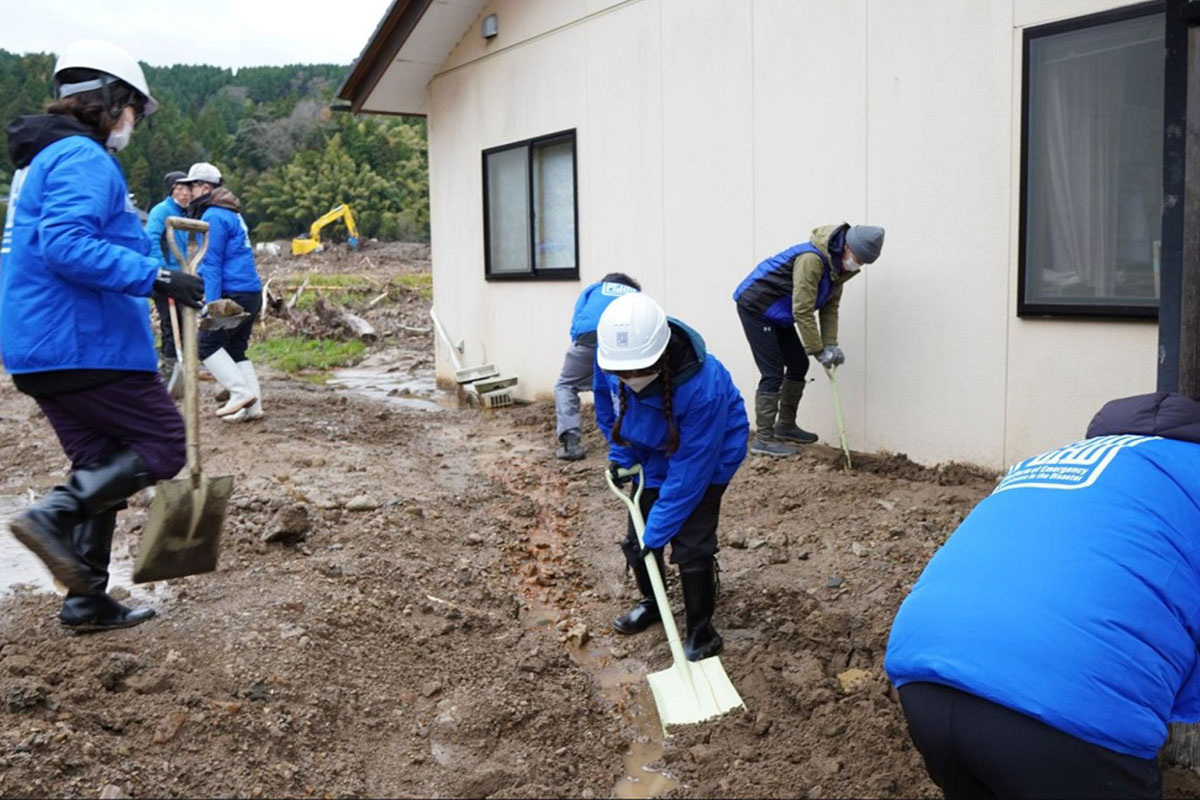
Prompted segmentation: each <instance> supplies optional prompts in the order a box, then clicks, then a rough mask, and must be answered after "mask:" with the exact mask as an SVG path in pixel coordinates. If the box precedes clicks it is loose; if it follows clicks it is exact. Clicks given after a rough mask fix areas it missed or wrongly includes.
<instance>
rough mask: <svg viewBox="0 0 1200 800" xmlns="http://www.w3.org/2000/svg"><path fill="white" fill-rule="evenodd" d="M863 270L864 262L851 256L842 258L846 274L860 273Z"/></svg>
mask: <svg viewBox="0 0 1200 800" xmlns="http://www.w3.org/2000/svg"><path fill="white" fill-rule="evenodd" d="M860 269H862V262H860V261H859V260H858V259H856V258H855V257H854V256H851V255H843V256H842V270H843V271H845V272H858V271H859V270H860Z"/></svg>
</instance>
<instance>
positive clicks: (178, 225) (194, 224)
mask: <svg viewBox="0 0 1200 800" xmlns="http://www.w3.org/2000/svg"><path fill="white" fill-rule="evenodd" d="M177 230H182V231H187V232H188V233H195V234H198V235H199V239H200V243H199V246H198V247H197V248H196V251H195V252H194V253H192V254H191V256H190V257H189V255H188V253H187V252H186V251H187V249H188V248H187V245H186V243H185V244H184V249H183V250H182V251H181V250H180V249H179V243H178V242H176V241H175V232H176V231H177ZM166 237H167V246H168V247H170V248H171V252H172V253H174V254H175V258H176V259H178V261H179V265H180V267H181V268H182V269H183V271H184V272H185V273H186V274H188V275H195V274H196V268H197V266H198V265H199V264H200V261H201V260H202V259H203V258H204V254H205V253H207V252H208V223H207V222H203V221H202V220H198V219H188V218H187V217H167V223H166ZM170 308H171V325H172V327H173V329H174V330H175V341H176V342H177V343H178V346H177V350H178V351H179V353H180V355H181V356H183V358H182V359H181V361H182V365H181V367H180V368H181V369H182V370H183V422H184V429H185V430H186V432H187V469H188V473H189V474H190V475H191V479H192V487H193V489H199V488H200V391H199V386H198V385H197V380H196V370H197V368H198V365H199V363H200V348H199V345H198V343H197V341H196V309H194V308H192V307H190V306H184V308H183V325H182V326H181V325H180V324H179V320H178V319H177V318H176V313H177V309H176V307H175V303H174V301H172V302H171V303H170ZM181 329H182V332H186V333H187V336H186V337H181V336H180V333H181ZM179 346H181V347H179Z"/></svg>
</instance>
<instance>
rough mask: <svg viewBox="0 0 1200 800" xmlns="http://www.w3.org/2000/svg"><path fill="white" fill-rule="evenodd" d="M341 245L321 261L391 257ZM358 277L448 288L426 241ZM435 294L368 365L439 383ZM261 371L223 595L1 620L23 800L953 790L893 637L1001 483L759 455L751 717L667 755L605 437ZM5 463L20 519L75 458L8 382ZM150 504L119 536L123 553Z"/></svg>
mask: <svg viewBox="0 0 1200 800" xmlns="http://www.w3.org/2000/svg"><path fill="white" fill-rule="evenodd" d="M326 255H328V256H329V257H327V258H325V257H315V259H314V263H313V264H312V265H311V268H314V269H316V270H317V271H320V270H322V269H325V270H327V271H338V270H348V269H351V268H352V269H353V270H354V271H361V268H362V267H364V266H365V264H364V263H363V261H362V257H361V256H360V255H355V256H345V257H344V258H341V259H340V260H339V258H338V257H335V255H334V254H326ZM363 255H369V256H371V263H370V265H369V269H371V270H376V271H378V272H379V273H380V274H387V273H391V272H396V271H420V270H422V269H427V261H426V260H425V259H426V254H425V253H423V252H422V251H420V250H419V249H411V250H401V249H387V248H383V249H382V250H381V251H376V252H375V253H373V254H372V253H371V251H369V250H368V251H365V252H364V254H363ZM287 268H289V265H288V264H287V263H286V261H284V260H280V261H279V263H270V262H268V263H266V264H264V271H265V272H268V273H270V272H271V271H273V270H280V271H282V270H285V269H287ZM422 303H423V301H422V300H421V299H420V298H419V297H416V296H415V295H414V296H405V297H397V298H395V300H394V302H389V303H387V304H380V305H379V306H377V307H376V308H374V309H372V310H371V311H370V312H369V313H368V314H367V315H366V316H367V317H368V319H370V320H371V321H372V322H373V323H375V324H376V325H377V326H378V327H380V328H381V330H383V331H384V332H385V333H386V334H387V335H386V336H385V338H384V341H383V342H381V343H380V344H379V345H378V346H377V349H376V352H375V354H374V355H373V356H372V359H373V361H372V363H374V364H377V365H380V366H381V369H387V368H388V366H387V365H389V364H390V365H391V366H392V367H393V368H394V369H395V371H397V372H399V373H404V372H410V373H413V374H414V375H416V374H418V373H422V372H423V373H424V374H426V376H427V373H428V371H429V369H431V364H432V359H431V354H430V352H431V351H430V348H431V342H432V339H431V337H430V336H429V335H428V334H423V333H420V332H412V331H407V330H403V328H415V327H420V326H421V325H422V324H424V325H427V322H423V319H424V312H425V309H426V308H427V306H426V305H423V304H422ZM389 319H390V320H392V321H393V322H394V324H395V325H398V326H400V327H399V328H391V329H389V328H388V325H387V321H388V320H389ZM564 346H565V341H564ZM559 357H560V354H559V353H557V352H554V353H547V358H554V359H558V358H559ZM263 377H264V379H263V389H264V393H265V400H264V404H265V410H266V413H267V417H266V418H265V419H264V420H262V421H260V422H257V423H254V424H249V425H239V426H234V425H227V424H223V423H220V422H218V421H217V420H216V419H215V418H211V417H206V419H205V420H204V424H203V431H202V435H203V438H204V449H203V452H204V457H205V463H206V464H207V469H208V470H209V471H210V473H211V474H231V475H233V476H234V477H235V480H236V489H235V492H234V496H233V500H232V508H231V516H230V518H229V520H228V523H227V526H226V535H225V549H224V553H223V556H222V560H221V566H220V569H219V570H218V571H217V572H216V573H214V574H210V575H205V576H196V577H191V578H186V579H182V580H178V581H172V582H170V583H169V584H166V585H161V586H155V587H153V591H147V590H143V589H139V590H138V596H139V597H142V598H146V599H148V602H150V603H152V604H154V605H155V606H156V607H157V608H158V610H159V612H160V615H159V616H158V617H157V618H156V619H154V620H152V621H151V622H149V623H147V624H145V625H143V626H141V627H138V628H135V629H131V630H128V631H121V632H115V633H110V634H104V635H95V636H71V635H68V634H66V633H63V632H62V631H60V630H59V629H58V627H57V624H56V622H55V619H54V615H55V613H56V611H57V607H58V598H57V597H56V596H55V595H54V594H53V593H52V592H49V591H38V590H35V589H32V588H24V589H22V588H18V589H16V590H14V591H11V592H9V593H8V595H7V596H6V598H5V599H4V600H3V601H0V795H3V796H25V795H32V796H51V795H53V796H66V797H96V796H98V795H99V794H100V793H101V792H104V793H105V796H108V797H121V796H132V797H146V796H242V797H245V796H249V797H273V796H299V797H354V796H389V797H395V796H426V797H449V796H472V797H481V796H531V797H554V796H573V797H604V796H609V795H612V794H614V793H619V794H621V795H623V796H649V795H651V794H653V793H661V792H665V793H666V794H667V795H668V796H680V797H702V796H714V795H723V796H740V797H759V796H789V797H796V796H800V797H804V796H808V797H879V796H914V797H930V796H937V792H936V789H935V787H934V786H933V785H932V784H931V783H930V782H929V781H928V780H927V779H926V778H925V777H924V773H923V770H922V768H921V765H920V761H919V758H918V756H917V754H916V752H915V751H914V750H913V748H912V746H911V744H910V743H909V740H908V737H907V735H906V732H905V728H904V721H903V718H902V716H901V714H900V711H899V707H898V705H897V703H896V699H895V694H894V692H892V691H890V690H889V687H888V684H887V682H886V679H885V678H884V676H883V672H882V663H883V655H884V645H885V643H886V640H887V634H888V628H889V625H890V622H891V619H892V616H893V614H894V612H895V609H896V607H897V605H898V604H899V602H900V600H901V599H902V598H903V597H904V594H905V592H906V591H907V590H908V588H909V587H910V586H911V584H912V582H913V581H914V580H915V578H916V576H917V574H918V573H919V571H920V569H921V567H922V566H923V565H924V563H925V562H926V561H927V560H928V558H929V556H930V555H931V554H932V553H933V551H934V550H935V549H936V548H937V546H938V545H939V544H940V543H941V542H943V541H944V540H945V538H946V536H948V535H949V533H950V532H951V531H953V529H954V527H955V525H956V524H957V523H958V522H959V521H960V520H961V519H962V517H963V516H964V515H965V514H966V513H967V512H968V511H969V509H970V508H971V507H972V505H973V504H974V503H975V502H976V501H978V500H979V499H980V498H981V497H982V496H984V495H985V494H986V493H987V492H988V491H990V489H991V488H992V486H993V482H994V476H990V475H986V474H983V473H981V472H979V471H975V470H971V469H967V468H963V467H960V466H953V465H952V466H949V467H946V468H942V469H926V468H922V467H919V466H917V465H914V464H912V463H911V462H909V461H908V460H907V459H905V458H904V457H903V456H899V455H894V456H868V455H865V454H864V455H860V456H859V457H858V459H857V463H856V468H855V470H854V471H853V472H851V473H849V474H846V473H844V472H842V471H841V470H840V468H839V465H840V462H839V454H838V453H837V452H835V451H834V450H831V449H829V448H827V447H824V446H819V445H818V446H814V447H811V448H809V449H806V450H805V451H804V453H803V454H802V455H801V456H800V457H798V458H796V459H792V460H785V461H758V460H751V461H748V462H747V463H746V464H745V466H744V467H743V468H742V470H741V471H740V472H739V474H738V476H737V477H736V479H735V480H734V482H733V484H732V485H731V487H730V489H729V491H728V493H727V494H726V500H725V506H724V513H723V517H722V531H721V539H722V551H721V555H720V561H721V566H722V591H723V595H722V599H721V602H720V606H719V612H718V614H719V616H718V620H717V622H718V625H719V627H720V629H721V630H722V632H723V633H724V635H725V639H726V650H725V653H724V654H723V655H722V662H723V663H724V665H725V667H726V669H727V670H728V672H729V674H730V676H731V677H732V679H733V682H734V684H735V685H736V686H737V687H738V689H739V690H740V691H741V694H742V696H743V698H744V699H745V702H746V706H747V710H746V711H744V712H736V713H733V714H730V715H728V716H726V717H724V718H722V719H720V720H719V721H715V722H711V723H706V724H703V725H699V726H694V727H692V728H684V729H676V730H675V735H674V737H673V738H671V739H669V740H667V741H666V742H663V741H662V740H661V736H660V735H659V734H658V729H657V723H656V721H655V719H654V717H653V712H652V709H653V702H652V701H650V700H648V695H649V692H648V690H647V688H646V684H645V682H644V680H643V679H642V676H643V675H644V674H645V673H646V672H647V671H652V670H657V669H662V668H663V667H665V666H667V664H668V663H669V654H668V651H667V648H666V645H665V642H664V641H663V639H662V636H661V633H659V632H658V631H657V629H656V630H654V631H652V632H648V633H646V634H643V635H641V636H637V637H632V638H625V637H619V636H618V635H616V634H615V633H613V631H612V629H611V628H610V626H609V621H610V620H611V619H612V618H613V617H614V616H615V615H617V614H618V613H620V611H622V610H623V609H624V608H625V607H626V606H628V605H629V604H630V603H631V602H633V601H634V599H635V596H636V595H635V590H634V587H633V584H632V581H631V579H629V578H628V577H627V576H626V575H625V571H624V569H623V560H622V558H621V556H620V552H619V549H618V547H617V544H616V543H617V542H618V541H619V540H620V538H621V537H622V535H623V516H622V511H621V509H620V507H619V506H618V505H617V501H615V499H613V498H612V497H611V495H610V494H609V493H608V489H607V487H606V486H605V484H604V482H603V480H602V469H603V466H604V463H605V460H604V457H603V452H604V450H603V447H602V445H601V440H600V437H599V434H598V433H597V432H596V430H595V429H594V427H592V426H589V427H588V429H587V430H586V431H585V444H586V445H587V447H588V451H589V455H588V458H587V459H586V460H585V461H582V462H578V463H575V464H566V463H564V462H560V461H557V460H555V459H554V458H553V452H552V446H553V442H552V439H553V429H554V426H553V408H552V407H551V406H550V405H547V404H534V405H530V406H523V407H516V408H511V409H502V410H498V411H491V412H482V411H479V410H477V409H473V408H459V407H453V405H452V404H445V407H440V408H439V409H438V410H434V411H426V410H420V409H416V408H412V407H409V406H407V405H404V404H403V403H400V402H392V400H393V398H388V397H386V395H384V396H382V397H381V398H371V397H364V396H362V395H360V394H357V393H355V392H353V391H350V390H346V389H344V388H342V389H338V388H331V387H328V386H323V385H317V384H315V383H313V382H310V381H306V380H301V379H297V378H294V377H289V376H286V375H283V374H281V373H274V372H268V373H267V374H265V375H264V376H263ZM394 399H397V400H402V399H403V398H394ZM0 463H3V464H4V466H5V469H4V470H3V471H2V472H0V496H5V497H9V498H25V497H27V495H28V491H29V490H30V489H32V490H33V491H34V492H41V491H43V490H44V489H45V488H47V487H48V486H50V485H52V484H53V483H54V482H55V481H56V480H57V479H58V478H60V477H61V476H62V475H63V474H64V472H65V469H66V467H67V465H66V463H65V460H64V458H63V457H62V455H61V452H60V451H59V448H58V446H57V444H56V442H55V440H54V437H53V434H52V433H51V431H50V429H49V427H48V426H47V425H46V423H45V421H44V419H42V418H41V416H40V415H39V413H38V411H37V409H36V406H35V405H34V404H33V403H32V402H31V401H30V400H28V399H27V398H25V397H23V396H21V395H19V394H18V393H17V392H16V391H15V390H13V389H12V388H11V385H10V384H9V382H8V381H7V380H6V379H4V380H0ZM22 502H24V500H22ZM145 506H146V498H145V497H142V498H140V499H139V500H138V502H137V503H135V507H134V508H131V509H130V510H129V511H127V512H125V513H123V514H122V520H121V528H120V532H119V535H118V541H117V551H118V553H124V552H125V551H126V550H129V551H133V552H136V548H137V533H138V530H139V529H140V526H141V525H142V524H143V523H144V521H145V516H146V508H145ZM0 535H7V534H0ZM268 539H270V540H271V541H267V540H268ZM676 596H677V595H676ZM643 765H648V766H649V767H650V770H651V771H649V772H647V771H645V770H643V769H642V766H643ZM660 773H661V774H660ZM634 779H636V780H634ZM1167 781H1168V783H1167V785H1168V795H1169V796H1195V795H1196V794H1197V793H1198V789H1200V782H1198V781H1197V780H1196V779H1195V778H1194V777H1193V776H1191V774H1190V773H1186V772H1184V771H1183V770H1180V769H1174V770H1172V771H1170V772H1169V773H1168V776H1167Z"/></svg>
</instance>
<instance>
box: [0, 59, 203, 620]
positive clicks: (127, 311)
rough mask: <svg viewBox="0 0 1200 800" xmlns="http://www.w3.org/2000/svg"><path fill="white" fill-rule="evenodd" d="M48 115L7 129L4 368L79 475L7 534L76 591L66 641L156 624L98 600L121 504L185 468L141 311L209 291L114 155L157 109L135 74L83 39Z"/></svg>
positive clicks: (1, 316)
mask: <svg viewBox="0 0 1200 800" xmlns="http://www.w3.org/2000/svg"><path fill="white" fill-rule="evenodd" d="M54 83H55V96H56V98H57V99H56V100H55V102H54V103H52V104H51V105H50V107H49V108H48V109H47V110H48V111H49V113H48V114H44V115H36V116H29V117H21V118H19V119H17V120H16V121H15V122H13V123H12V124H11V125H9V126H8V129H7V131H8V147H9V155H10V156H11V158H12V161H13V163H14V164H15V165H16V167H17V172H16V173H15V174H14V175H13V180H12V189H11V193H10V196H9V203H8V216H7V219H6V220H5V226H4V238H3V244H2V245H0V257H2V258H3V260H4V269H3V270H0V358H2V359H3V362H4V368H5V369H6V370H7V371H8V372H9V374H11V375H12V376H13V383H14V384H15V385H16V387H17V389H19V390H20V391H22V392H24V393H25V394H28V395H30V396H32V397H33V398H34V399H35V400H36V401H37V403H38V405H39V406H40V407H41V409H42V411H43V413H45V415H46V419H47V420H48V421H49V423H50V425H51V426H52V427H53V428H54V431H55V433H56V434H57V435H58V438H59V442H60V443H61V444H62V448H63V450H64V452H66V454H67V456H68V457H69V458H70V460H71V464H72V467H73V471H72V473H71V475H70V477H69V478H68V479H67V480H66V481H65V482H64V483H63V484H62V485H61V486H56V487H54V488H53V489H51V490H50V491H49V492H48V493H47V494H46V495H45V496H44V497H42V498H41V499H40V500H39V501H38V502H37V503H35V504H34V505H33V506H31V507H30V508H29V509H27V510H25V511H24V512H22V513H21V514H18V515H17V516H16V517H15V518H14V519H13V520H12V521H11V528H12V532H13V534H14V535H15V536H16V537H17V539H18V540H20V541H21V542H22V543H23V544H24V545H26V546H27V547H28V548H29V549H30V550H32V551H33V552H34V553H35V554H37V556H38V557H39V558H41V559H42V561H44V562H45V564H46V566H47V567H48V568H49V569H50V572H51V573H53V574H54V576H55V577H56V578H58V579H59V580H60V581H61V582H62V583H63V584H64V585H65V586H66V587H67V589H68V590H69V591H68V594H67V597H66V599H65V600H64V601H63V605H62V609H61V610H60V611H59V620H60V622H62V624H63V625H64V626H66V627H67V628H70V629H72V630H75V631H88V630H104V629H108V628H118V627H127V626H130V625H136V624H138V623H140V622H144V621H145V620H147V619H149V618H150V617H152V616H154V611H153V610H152V609H149V608H135V609H129V608H126V607H125V606H123V605H121V604H120V603H118V602H117V601H116V600H114V599H112V598H111V597H109V596H108V594H107V593H106V589H107V586H108V563H109V550H110V549H111V546H112V534H113V527H114V525H115V523H116V515H117V511H118V510H119V509H121V508H124V506H125V499H126V498H127V497H129V496H130V495H131V494H133V493H134V492H136V491H138V490H139V489H142V488H143V487H145V486H148V485H150V484H151V483H153V482H154V481H156V480H159V479H163V478H171V477H173V476H174V475H175V473H177V472H178V471H179V469H180V468H181V467H182V466H183V463H184V457H185V452H184V430H183V420H182V419H181V418H180V416H179V411H178V410H177V409H176V408H175V404H174V403H173V402H171V398H170V397H168V396H167V391H166V389H165V387H164V386H163V385H162V382H161V381H160V380H159V378H158V373H157V363H158V359H157V355H156V353H155V350H154V335H153V333H152V332H151V330H150V320H149V315H148V314H147V313H146V300H145V298H147V297H149V296H150V295H151V294H152V293H153V292H154V291H155V290H158V291H160V292H163V293H164V294H166V295H168V296H170V297H173V298H175V300H176V301H177V302H180V303H185V304H187V305H189V306H193V307H197V308H198V307H199V306H200V305H201V301H202V299H203V296H204V285H203V282H202V281H200V280H199V279H198V278H194V277H192V276H189V275H184V274H183V273H180V272H169V271H167V270H162V269H160V268H159V263H158V259H157V258H156V257H155V256H154V255H153V254H152V251H151V244H150V240H149V239H147V238H146V235H145V234H144V233H143V231H142V226H141V223H140V221H139V220H138V216H137V214H136V213H135V212H134V209H133V206H132V205H131V204H130V202H129V199H128V187H127V186H126V183H125V176H124V175H122V174H121V168H120V166H119V165H118V164H117V161H116V159H115V158H113V157H112V155H111V154H110V153H111V152H115V151H117V150H120V149H121V148H123V147H124V146H125V145H126V144H128V143H129V137H130V136H131V135H132V133H133V130H134V126H135V125H136V124H137V122H138V120H139V119H141V118H142V117H143V116H145V115H146V114H150V113H153V111H154V110H155V109H156V108H157V107H158V103H157V102H156V101H155V100H154V98H153V97H152V96H151V95H150V91H149V89H148V87H147V86H146V79H145V76H144V75H143V74H142V68H141V67H140V66H139V65H138V63H137V61H135V60H134V59H133V57H132V56H130V55H129V54H128V53H126V52H125V51H124V50H122V49H121V48H119V47H117V46H116V45H113V44H111V43H108V42H98V41H80V42H76V43H75V44H72V45H71V46H70V47H68V48H67V49H66V51H65V52H63V54H62V56H61V57H60V58H59V59H58V64H57V66H56V67H55V70H54Z"/></svg>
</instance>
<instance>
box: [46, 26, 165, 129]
mask: <svg viewBox="0 0 1200 800" xmlns="http://www.w3.org/2000/svg"><path fill="white" fill-rule="evenodd" d="M68 69H94V70H96V71H97V72H103V73H105V74H106V75H111V76H112V77H114V78H118V79H120V80H122V81H124V82H125V83H128V84H129V85H130V86H132V87H133V88H134V89H136V90H138V91H139V92H141V93H142V96H143V97H145V98H146V108H145V110H144V111H143V112H142V113H143V114H146V115H149V114H153V113H154V112H155V111H157V110H158V101H157V100H155V99H154V98H153V97H152V96H151V95H150V87H149V86H147V85H146V76H145V74H144V73H143V72H142V65H141V64H139V63H138V62H137V59H135V58H134V57H133V56H131V55H129V53H128V52H126V51H125V50H124V49H123V48H121V47H118V46H117V45H115V44H113V43H112V42H106V41H103V40H101V39H79V40H77V41H74V42H72V43H71V44H70V45H68V46H67V49H66V50H64V51H63V52H62V55H60V56H59V57H58V63H56V64H55V65H54V76H55V78H57V77H58V75H59V73H60V72H62V71H63V70H68ZM108 83H111V81H105V80H103V79H99V78H98V79H96V80H91V81H80V82H79V83H65V84H64V83H60V84H59V85H58V96H59V97H68V96H70V95H73V94H79V93H80V92H90V91H92V90H93V89H99V88H102V87H103V86H105V85H106V84H108Z"/></svg>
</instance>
